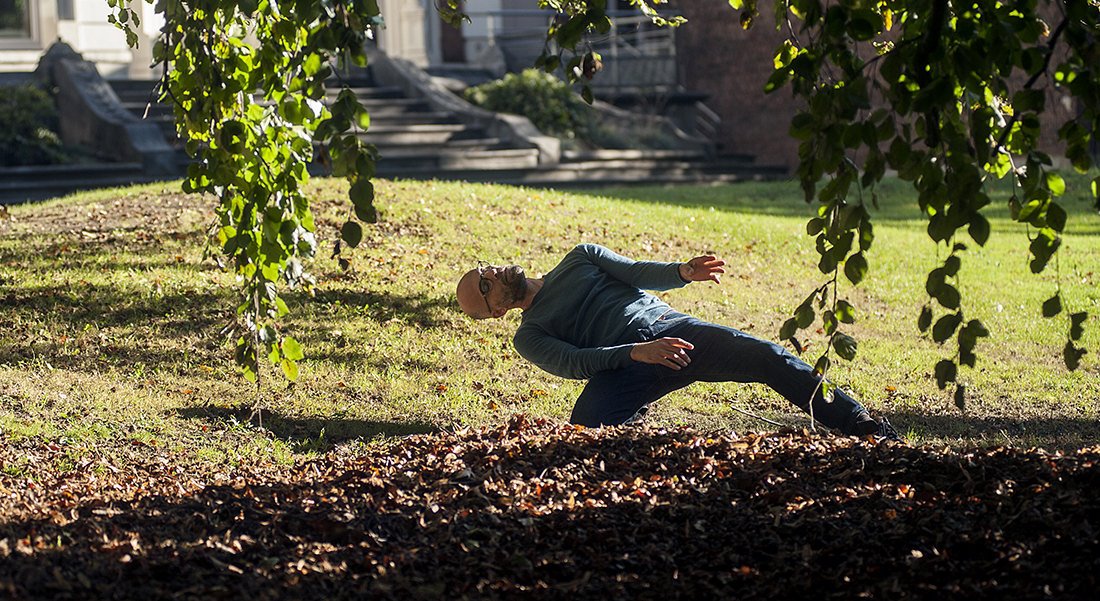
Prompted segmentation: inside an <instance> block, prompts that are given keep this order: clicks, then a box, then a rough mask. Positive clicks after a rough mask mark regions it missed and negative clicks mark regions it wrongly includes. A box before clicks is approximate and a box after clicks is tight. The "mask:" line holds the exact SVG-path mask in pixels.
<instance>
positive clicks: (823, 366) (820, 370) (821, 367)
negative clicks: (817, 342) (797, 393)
mask: <svg viewBox="0 0 1100 601" xmlns="http://www.w3.org/2000/svg"><path fill="white" fill-rule="evenodd" d="M832 363H833V362H832V361H831V360H830V359H829V356H828V355H822V356H820V357H818V358H817V361H816V362H815V363H814V373H815V374H817V376H818V377H822V376H824V375H825V373H826V372H828V371H829V366H830V365H832Z"/></svg>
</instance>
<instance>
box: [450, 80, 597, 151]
mask: <svg viewBox="0 0 1100 601" xmlns="http://www.w3.org/2000/svg"><path fill="white" fill-rule="evenodd" d="M464 96H465V98H466V100H467V101H469V102H471V103H473V104H476V105H477V106H480V107H482V108H484V109H486V110H490V111H494V112H500V113H512V114H515V115H523V116H524V117H527V118H528V119H530V120H531V123H533V124H534V125H535V127H537V128H539V130H540V131H542V132H543V133H547V134H550V135H553V136H558V137H562V138H566V139H572V138H580V139H582V140H583V139H586V138H587V134H588V132H589V130H590V129H592V127H593V125H594V121H595V119H594V118H593V116H592V113H591V111H590V110H589V107H588V105H586V104H585V103H584V101H583V100H581V99H580V98H579V97H578V96H577V93H576V92H574V91H573V90H572V89H571V88H570V87H569V85H568V84H566V83H565V82H563V81H561V80H560V79H558V78H556V77H554V76H553V75H550V74H549V73H546V72H544V71H540V70H538V69H527V70H525V71H523V72H522V73H509V74H507V75H505V76H504V78H503V79H498V80H495V81H490V82H488V83H484V84H481V85H479V86H476V87H472V88H468V89H467V90H466V92H465V93H464Z"/></svg>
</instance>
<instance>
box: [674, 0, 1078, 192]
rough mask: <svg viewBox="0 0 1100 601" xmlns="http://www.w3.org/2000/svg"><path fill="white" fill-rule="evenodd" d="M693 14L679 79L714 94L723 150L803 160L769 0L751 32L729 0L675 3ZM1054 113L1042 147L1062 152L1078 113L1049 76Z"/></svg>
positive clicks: (783, 161) (1048, 10) (776, 160)
mask: <svg viewBox="0 0 1100 601" xmlns="http://www.w3.org/2000/svg"><path fill="white" fill-rule="evenodd" d="M670 6H671V7H672V10H670V11H669V12H673V11H679V12H680V13H681V14H683V15H684V16H685V17H687V19H688V23H687V24H685V25H683V26H681V27H680V28H679V30H678V31H677V33H676V36H677V37H676V46H677V54H678V63H679V76H680V83H681V84H682V85H683V86H684V87H685V88H687V89H688V90H691V91H700V92H705V93H707V94H709V95H710V98H709V99H707V100H706V104H707V105H708V106H709V107H710V108H712V109H714V111H715V112H717V113H718V115H719V116H721V118H722V126H721V129H720V131H719V143H720V144H721V147H720V148H721V151H722V152H724V153H728V154H736V153H745V154H752V155H755V156H756V157H757V161H758V162H760V163H767V164H779V165H786V166H787V167H788V168H789V169H792V170H793V168H794V167H795V166H796V165H797V164H798V143H797V141H795V140H793V139H791V138H790V137H789V136H788V134H787V132H788V129H789V125H790V120H791V117H793V116H794V115H795V113H796V112H797V111H798V109H799V107H800V106H801V104H800V103H799V101H796V100H795V99H794V98H793V97H792V95H791V92H790V89H789V88H787V87H784V88H781V89H780V90H779V91H777V92H773V93H772V94H765V93H764V84H765V83H766V82H767V80H768V77H769V76H770V75H771V71H772V58H773V53H774V51H775V48H776V47H777V46H778V45H779V43H780V42H781V41H782V40H783V39H784V38H785V37H786V35H785V32H780V31H776V29H775V17H774V11H773V10H772V6H771V3H770V2H767V1H762V2H760V7H759V8H760V13H761V14H760V16H759V17H757V19H756V23H755V24H754V25H753V27H752V29H750V30H748V31H745V30H744V29H742V28H741V25H740V23H739V13H738V11H735V10H733V9H731V8H730V6H729V3H728V2H726V1H725V0H679V1H676V2H672V3H670ZM1044 10H1045V12H1044V15H1045V16H1046V17H1047V22H1048V23H1049V24H1050V25H1051V27H1052V28H1053V27H1054V26H1055V25H1056V24H1057V23H1058V19H1059V16H1058V14H1057V13H1056V12H1055V11H1056V7H1054V6H1045V5H1044ZM1025 80H1026V76H1024V75H1022V74H1020V73H1017V74H1016V75H1015V76H1014V77H1013V78H1012V80H1011V85H1013V88H1014V89H1017V88H1018V87H1019V86H1020V85H1021V84H1022V83H1023V82H1024V81H1025ZM1041 83H1042V87H1043V88H1044V89H1045V90H1046V92H1047V111H1046V112H1045V113H1044V114H1043V115H1042V117H1041V119H1042V122H1043V136H1042V139H1041V146H1042V148H1043V149H1044V150H1046V151H1047V152H1049V153H1051V154H1052V155H1053V156H1055V157H1057V156H1058V155H1059V153H1061V152H1062V151H1063V150H1064V145H1063V144H1061V143H1060V142H1059V141H1058V140H1057V131H1058V128H1059V127H1060V126H1061V125H1062V124H1063V123H1064V122H1065V121H1066V119H1069V118H1072V117H1073V116H1074V115H1075V108H1074V106H1073V105H1072V104H1070V103H1068V102H1067V100H1066V99H1065V96H1064V95H1063V94H1062V93H1061V92H1060V91H1058V90H1057V89H1055V88H1054V87H1053V86H1052V85H1050V84H1049V80H1044V82H1041Z"/></svg>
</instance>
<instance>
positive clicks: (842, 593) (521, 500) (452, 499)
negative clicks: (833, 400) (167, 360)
mask: <svg viewBox="0 0 1100 601" xmlns="http://www.w3.org/2000/svg"><path fill="white" fill-rule="evenodd" d="M359 448H360V449H362V447H359ZM367 448H368V451H365V452H363V451H360V452H359V453H352V452H350V451H349V450H338V451H333V452H331V453H329V454H327V455H325V456H323V457H321V458H319V459H317V460H315V461H311V462H308V463H303V464H299V465H295V466H278V465H240V466H237V467H235V468H232V469H230V470H229V471H227V472H226V473H219V474H205V475H204V474H202V473H201V472H199V473H196V472H194V471H192V470H187V469H183V468H181V467H179V466H178V465H176V464H175V463H174V462H173V461H172V460H171V457H170V456H168V455H164V453H167V452H168V451H167V450H163V449H155V448H149V447H144V448H143V452H145V453H147V455H146V456H145V457H146V460H145V461H144V463H143V462H137V463H130V464H120V465H115V464H113V463H112V462H111V461H110V460H109V459H101V460H99V463H95V462H93V464H90V465H87V466H85V468H84V469H79V470H73V471H70V472H67V473H65V474H53V473H49V472H48V469H46V468H45V467H43V466H46V465H48V463H49V462H32V463H33V464H34V465H36V466H38V467H36V468H35V470H38V471H36V472H35V479H36V480H37V481H38V482H39V483H40V484H41V485H42V486H40V487H38V488H37V489H36V490H30V489H29V488H28V487H27V486H20V485H19V484H21V483H27V482H29V480H28V479H27V478H25V477H23V478H20V477H13V476H11V475H8V474H7V473H6V471H3V470H0V474H3V475H0V487H2V489H4V490H6V491H8V494H7V498H6V499H5V500H3V501H0V509H2V510H3V515H4V517H5V520H4V523H3V525H2V526H0V556H3V561H4V563H5V564H6V568H5V571H4V573H3V574H0V590H4V591H8V592H11V593H13V594H14V596H15V597H19V598H24V597H26V598H30V597H53V598H87V597H90V596H107V595H109V596H111V597H113V598H132V599H137V598H151V597H166V596H171V595H182V596H190V597H210V596H218V597H225V596H248V597H254V598H257V599H269V598H299V597H301V596H304V595H305V594H307V593H308V594H309V595H311V596H319V597H321V598H362V597H372V598H395V599H397V598H400V599H409V598H439V597H445V598H479V599H484V598H489V599H491V598H514V597H517V596H523V597H525V598H540V599H559V598H562V597H563V596H565V595H569V596H570V597H575V598H601V599H605V598H627V597H641V598H657V597H676V598H714V597H728V596H730V595H731V594H733V593H731V591H736V595H735V596H736V597H738V598H748V599H754V598H803V597H814V598H818V597H824V598H854V597H860V596H868V597H872V598H891V599H912V598H947V599H952V598H954V599H966V598H974V597H986V598H998V597H1001V596H1007V595H1009V594H1011V595H1012V596H1013V598H1038V597H1043V596H1052V597H1055V598H1087V597H1088V596H1089V595H1091V594H1092V592H1094V591H1095V587H1096V585H1097V575H1096V574H1097V571H1096V569H1095V568H1096V561H1097V560H1096V557H1098V556H1100V541H1098V536H1100V525H1097V524H1096V523H1095V522H1096V519H1095V516H1096V515H1100V497H1098V496H1097V495H1096V494H1095V490H1096V489H1097V485H1098V484H1100V470H1098V468H1097V466H1098V464H1097V460H1098V459H1100V449H1098V448H1093V449H1085V450H1081V451H1077V452H1074V453H1068V454H1063V453H1046V452H1043V451H1038V450H1027V451H1025V450H1019V449H992V450H979V451H950V450H934V449H930V448H919V447H917V448H914V447H906V446H903V445H897V444H883V445H875V444H873V443H870V442H868V441H865V440H857V439H854V438H836V437H827V436H826V437H822V436H817V435H811V434H809V433H807V432H804V431H782V432H779V433H771V434H749V435H746V436H742V437H739V438H731V437H728V436H714V435H711V436H709V437H708V436H701V435H699V434H697V433H695V432H693V431H691V430H689V429H654V428H644V427H643V428H608V429H603V430H590V429H583V428H577V427H574V426H566V425H557V424H552V423H547V422H544V421H532V420H528V419H527V418H525V417H523V416H518V417H515V418H513V419H512V420H510V421H509V422H508V423H507V424H505V425H502V426H499V427H493V428H479V429H464V430H461V431H458V432H454V433H448V434H433V435H421V436H412V437H408V438H405V439H400V440H395V441H392V442H389V443H386V444H385V445H381V446H372V447H367ZM51 453H55V451H51V450H49V449H48V448H44V447H43V448H37V447H36V448H35V449H30V450H28V449H16V448H14V447H12V446H10V445H0V459H2V461H3V462H5V463H4V465H7V463H6V462H8V461H10V460H11V459H13V458H14V457H15V456H17V455H19V454H21V455H23V456H27V455H28V454H29V455H31V456H34V455H35V454H42V455H43V456H46V455H49V454H51ZM149 453H152V454H153V455H149ZM156 453H161V455H156Z"/></svg>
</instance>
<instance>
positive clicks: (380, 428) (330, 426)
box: [176, 407, 439, 453]
mask: <svg viewBox="0 0 1100 601" xmlns="http://www.w3.org/2000/svg"><path fill="white" fill-rule="evenodd" d="M176 413H177V415H179V416H180V417H183V418H186V419H201V420H206V421H210V422H214V423H217V424H226V423H246V422H251V423H252V424H257V425H258V424H259V420H257V419H256V418H255V417H254V416H253V414H252V410H251V409H246V408H229V407H185V408H182V409H177V410H176ZM260 417H261V418H262V420H263V427H264V429H266V430H268V431H269V432H271V433H272V434H273V435H275V436H276V437H277V438H279V439H281V440H283V441H284V442H286V443H288V444H290V445H291V446H293V447H294V450H295V452H299V453H302V452H309V451H313V452H319V453H320V452H325V451H328V450H330V449H332V448H333V447H334V446H335V445H337V444H339V443H342V442H347V441H349V440H357V439H363V440H369V439H371V438H375V437H378V436H386V437H391V436H407V435H409V434H431V433H434V432H438V431H439V428H438V427H437V426H435V425H433V424H429V423H427V422H420V421H408V422H393V421H374V420H364V419H346V418H341V417H332V418H320V417H308V418H298V417H287V416H285V415H283V414H281V413H279V412H278V411H272V410H269V409H264V410H263V411H262V413H261V416H260Z"/></svg>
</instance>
